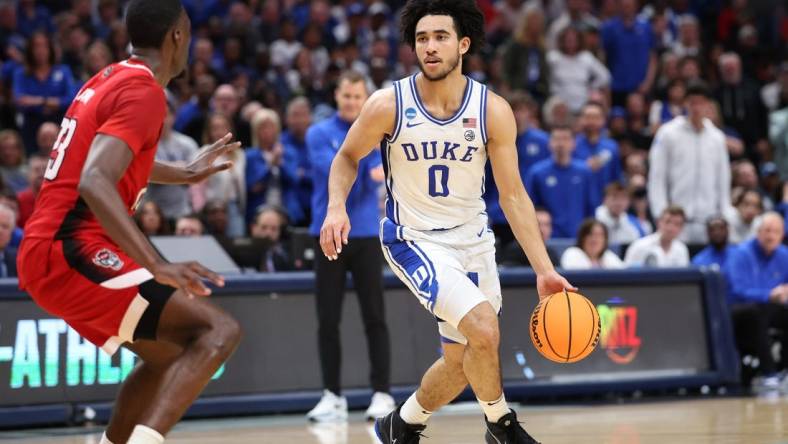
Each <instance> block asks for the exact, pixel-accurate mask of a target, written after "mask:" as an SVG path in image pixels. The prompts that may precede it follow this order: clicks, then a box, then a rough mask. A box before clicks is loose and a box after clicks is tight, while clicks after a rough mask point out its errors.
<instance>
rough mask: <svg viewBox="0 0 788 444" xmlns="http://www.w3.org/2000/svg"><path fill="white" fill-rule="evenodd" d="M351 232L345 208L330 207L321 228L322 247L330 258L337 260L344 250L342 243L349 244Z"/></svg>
mask: <svg viewBox="0 0 788 444" xmlns="http://www.w3.org/2000/svg"><path fill="white" fill-rule="evenodd" d="M348 234H350V218H348V215H347V211H345V209H344V208H343V209H331V208H329V209H328V213H326V220H324V221H323V227H322V228H320V248H321V249H322V250H323V254H325V255H326V257H327V258H328V260H330V261H335V260H337V257H339V253H341V252H342V245H347V238H348Z"/></svg>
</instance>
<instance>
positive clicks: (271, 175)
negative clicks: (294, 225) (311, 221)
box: [246, 108, 304, 225]
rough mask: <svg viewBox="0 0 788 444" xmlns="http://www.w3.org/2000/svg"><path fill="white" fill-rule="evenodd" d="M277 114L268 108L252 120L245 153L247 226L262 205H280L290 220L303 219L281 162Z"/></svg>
mask: <svg viewBox="0 0 788 444" xmlns="http://www.w3.org/2000/svg"><path fill="white" fill-rule="evenodd" d="M281 131H282V126H281V122H280V120H279V114H277V113H276V111H274V110H272V109H268V108H263V109H261V110H259V111H257V112H256V113H255V114H254V117H252V144H253V146H252V147H250V148H248V149H247V150H246V223H247V225H248V224H251V223H253V222H254V218H255V217H256V215H257V212H258V210H259V208H260V207H261V206H263V205H280V206H282V207H285V208H286V209H287V215H288V217H289V218H291V219H296V220H300V219H302V218H303V217H304V214H303V211H302V210H301V206H300V205H299V203H298V197H297V196H296V189H295V175H294V172H293V171H291V170H290V168H289V165H288V164H287V162H286V161H285V150H284V146H282V143H281V142H280V141H279V134H280V133H281Z"/></svg>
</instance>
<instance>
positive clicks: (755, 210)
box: [726, 188, 763, 244]
mask: <svg viewBox="0 0 788 444" xmlns="http://www.w3.org/2000/svg"><path fill="white" fill-rule="evenodd" d="M734 194H736V195H735V197H734V198H733V206H734V209H733V211H731V212H730V214H728V216H727V217H726V219H727V220H728V225H729V227H730V230H729V234H728V240H729V241H730V243H732V244H738V243H741V242H744V241H746V240H747V239H749V238H751V237H752V236H754V235H755V230H756V229H757V226H758V223H759V222H760V219H761V213H763V198H762V197H761V193H759V192H758V190H756V189H754V188H747V189H743V190H741V189H740V190H739V192H738V193H736V192H735V191H734Z"/></svg>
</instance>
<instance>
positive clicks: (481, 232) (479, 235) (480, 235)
mask: <svg viewBox="0 0 788 444" xmlns="http://www.w3.org/2000/svg"><path fill="white" fill-rule="evenodd" d="M484 230H485V229H484V228H482V231H480V232H479V234H477V235H476V236H478V237H482V234H484ZM493 404H496V403H493ZM493 404H488V405H493Z"/></svg>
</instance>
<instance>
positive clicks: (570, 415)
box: [0, 396, 788, 444]
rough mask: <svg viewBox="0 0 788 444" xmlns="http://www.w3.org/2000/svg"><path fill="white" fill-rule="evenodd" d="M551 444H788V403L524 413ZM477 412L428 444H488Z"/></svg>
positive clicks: (287, 441) (447, 420)
mask: <svg viewBox="0 0 788 444" xmlns="http://www.w3.org/2000/svg"><path fill="white" fill-rule="evenodd" d="M517 411H518V414H519V416H520V417H521V419H522V420H524V421H525V422H526V426H527V429H528V430H529V432H530V433H531V434H532V435H534V437H536V438H537V439H539V440H540V441H541V442H542V443H544V444H578V443H594V444H597V443H599V444H728V443H731V444H733V443H736V444H739V443H742V444H788V397H786V396H783V397H781V398H780V397H774V398H769V399H767V398H711V399H697V400H689V401H670V402H640V403H627V404H605V405H593V406H568V407H524V406H520V407H518V408H517ZM483 427H484V426H483V423H482V420H481V415H480V414H479V413H478V410H477V406H475V405H473V404H464V405H458V406H452V407H451V408H449V409H448V410H447V411H445V412H441V413H440V414H438V415H436V416H434V417H433V418H432V419H431V420H430V424H429V427H428V428H427V431H426V435H427V436H428V438H426V439H423V440H422V442H423V443H425V444H483V443H484V439H483V430H484V428H483ZM99 432H100V430H99V429H92V430H87V429H45V430H29V431H6V432H0V441H2V442H8V443H9V444H44V443H46V444H98V440H99V434H98V433H99ZM166 442H167V443H168V444H169V443H174V444H185V443H195V444H251V443H255V444H378V441H377V440H376V439H375V438H374V435H373V432H372V430H371V426H370V425H369V424H367V423H366V422H364V421H362V420H361V417H360V416H359V415H358V414H355V415H351V419H350V421H349V422H348V423H346V424H335V425H322V426H310V425H308V424H307V423H306V422H305V420H304V419H303V416H300V415H298V416H276V417H272V416H265V417H248V418H237V419H216V420H199V421H185V422H184V423H182V424H180V425H179V426H178V427H177V428H176V429H175V430H174V431H173V432H172V433H171V434H170V436H169V437H168V439H167V441H166Z"/></svg>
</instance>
